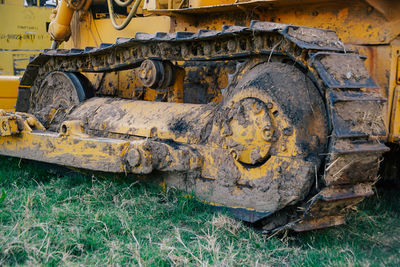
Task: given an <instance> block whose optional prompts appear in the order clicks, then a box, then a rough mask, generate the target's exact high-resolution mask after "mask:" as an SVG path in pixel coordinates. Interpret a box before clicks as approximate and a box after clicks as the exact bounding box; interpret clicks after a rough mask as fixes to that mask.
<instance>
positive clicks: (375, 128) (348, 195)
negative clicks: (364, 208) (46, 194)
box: [17, 21, 388, 231]
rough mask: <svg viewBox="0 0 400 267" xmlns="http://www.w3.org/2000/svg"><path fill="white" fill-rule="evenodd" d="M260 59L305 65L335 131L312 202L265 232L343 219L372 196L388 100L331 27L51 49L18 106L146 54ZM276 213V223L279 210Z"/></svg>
mask: <svg viewBox="0 0 400 267" xmlns="http://www.w3.org/2000/svg"><path fill="white" fill-rule="evenodd" d="M255 56H265V57H266V59H269V58H270V57H272V56H284V57H287V58H288V59H290V60H291V61H294V62H295V63H296V64H297V66H299V67H300V68H301V69H303V70H304V72H306V73H307V75H308V76H309V77H310V78H311V79H312V80H313V81H314V83H315V84H316V85H317V87H318V89H319V90H320V93H321V95H322V96H323V98H324V100H325V102H326V106H327V113H328V116H329V123H330V132H331V135H330V140H329V148H328V151H326V159H325V165H324V168H323V170H321V171H320V178H317V179H316V182H315V185H314V187H313V189H312V190H311V192H310V194H309V195H308V197H307V199H306V200H305V201H304V202H302V203H299V204H298V205H297V206H296V207H295V208H293V207H292V208H288V209H286V208H285V209H284V210H283V211H282V213H284V212H288V211H289V210H290V211H291V215H290V220H289V223H287V220H286V221H285V223H284V225H281V224H280V223H276V224H272V226H271V225H269V226H268V227H266V229H267V230H268V231H270V230H274V231H276V230H281V229H287V228H290V229H293V230H295V231H305V230H311V229H318V228H324V227H328V226H332V225H338V224H342V223H344V216H345V215H346V213H347V212H348V211H349V210H350V209H351V208H352V207H354V205H356V204H357V203H359V202H360V201H362V200H363V199H364V197H366V196H370V195H372V194H373V191H372V186H373V184H374V182H375V181H376V177H377V171H378V167H379V159H380V157H381V155H382V153H383V152H385V151H387V150H388V148H387V147H386V146H385V145H383V144H382V143H380V142H379V138H380V137H382V136H385V127H384V123H383V120H382V118H381V114H383V112H382V108H383V105H384V103H385V101H386V100H385V99H383V98H381V97H380V96H379V95H378V94H376V93H374V92H375V91H376V90H374V89H375V88H377V85H376V84H375V83H374V82H373V81H372V79H371V78H370V77H369V75H368V73H367V72H366V71H365V67H364V64H363V58H362V57H360V56H359V55H358V54H357V53H355V52H354V51H351V50H348V49H347V51H346V49H345V47H344V46H343V44H342V43H341V42H340V40H339V39H338V37H337V36H336V34H335V33H334V32H333V31H328V30H320V29H313V28H306V27H297V26H292V25H283V24H277V23H268V22H261V21H253V22H252V23H251V25H250V27H239V26H229V25H226V26H224V27H223V29H222V30H221V31H211V30H200V31H199V32H198V33H188V32H177V33H156V34H145V33H137V34H136V36H135V38H132V39H126V38H119V39H118V40H117V42H116V43H115V44H102V45H100V47H97V48H93V47H87V48H85V49H84V50H79V49H71V50H63V49H57V50H47V51H45V52H44V53H42V54H41V55H39V56H38V57H36V58H35V59H34V60H33V61H32V62H31V63H30V64H29V65H28V67H27V70H26V72H25V74H24V76H23V78H22V80H21V83H20V88H19V96H18V102H17V111H22V112H27V111H29V110H30V109H31V108H32V106H34V103H33V102H32V101H31V99H32V97H34V96H35V95H36V94H37V93H38V90H39V86H40V84H41V81H42V79H43V78H44V77H45V75H46V74H47V73H49V72H51V71H56V70H57V71H65V72H112V71H118V70H126V69H131V68H136V67H138V66H139V65H140V64H141V62H143V61H144V60H145V59H154V60H170V61H192V62H196V61H203V62H204V61H221V60H236V59H243V58H250V57H255ZM272 216H276V218H277V221H279V220H278V218H279V216H280V214H279V212H278V214H276V215H272Z"/></svg>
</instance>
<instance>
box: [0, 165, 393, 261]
mask: <svg viewBox="0 0 400 267" xmlns="http://www.w3.org/2000/svg"><path fill="white" fill-rule="evenodd" d="M399 192H400V191H399V189H397V191H396V190H395V189H393V188H391V189H390V188H378V189H377V194H375V196H374V197H371V198H369V199H368V200H367V201H365V202H363V203H362V204H361V205H360V206H359V208H358V213H352V214H351V215H350V216H349V220H348V224H347V225H345V226H340V227H336V228H331V229H325V230H319V231H313V232H308V233H302V234H294V233H289V234H288V235H277V236H272V237H268V236H263V235H261V234H260V233H258V232H256V231H255V230H254V229H252V228H251V227H248V226H246V225H244V224H242V223H240V222H238V221H236V220H234V219H232V218H230V217H229V216H228V215H227V214H225V213H224V212H217V211H215V210H213V209H212V208H210V207H209V206H207V205H204V204H202V203H199V202H197V201H196V200H193V199H188V198H185V197H183V196H182V195H181V194H180V192H177V191H175V190H173V189H169V190H167V191H166V192H163V191H162V190H161V189H160V188H158V187H154V186H150V185H145V184H142V183H137V182H132V181H131V182H129V181H126V180H124V181H121V180H112V179H110V180H105V179H101V178H96V177H95V176H92V177H88V176H82V175H76V174H71V173H65V174H64V175H57V174H54V173H51V172H50V173H49V172H48V171H46V170H45V169H44V168H42V167H40V168H39V167H38V166H37V165H35V164H33V163H29V162H24V161H22V162H21V161H19V160H18V159H10V158H5V157H0V266H7V265H44V266H47V265H56V264H57V265H58V264H63V265H95V264H97V265H126V264H135V265H139V266H170V265H196V266H198V265H202V266H207V265H210V266H221V265H223V266H241V265H248V266H265V265H273V266H286V265H290V266H298V265H300V266H319V265H326V266H328V265H329V266H343V265H347V266H398V265H400V197H399V196H400V194H399Z"/></svg>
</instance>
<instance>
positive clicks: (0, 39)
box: [0, 0, 51, 75]
mask: <svg viewBox="0 0 400 267" xmlns="http://www.w3.org/2000/svg"><path fill="white" fill-rule="evenodd" d="M23 3H24V2H23V1H22V0H21V1H6V2H5V3H4V4H0V14H1V18H0V20H1V23H0V50H1V51H0V75H22V73H23V71H24V70H25V67H26V65H27V64H28V62H29V58H30V57H33V56H36V55H37V54H38V53H39V52H40V50H41V49H44V48H49V47H50V45H51V42H50V39H49V36H48V34H47V32H46V23H48V22H49V16H50V13H51V8H47V7H38V6H29V7H25V6H23Z"/></svg>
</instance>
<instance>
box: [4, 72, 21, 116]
mask: <svg viewBox="0 0 400 267" xmlns="http://www.w3.org/2000/svg"><path fill="white" fill-rule="evenodd" d="M18 85H19V77H17V76H0V107H1V108H2V109H4V110H6V111H14V106H15V103H16V101H17V95H18Z"/></svg>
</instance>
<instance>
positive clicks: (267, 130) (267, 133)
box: [262, 125, 272, 142]
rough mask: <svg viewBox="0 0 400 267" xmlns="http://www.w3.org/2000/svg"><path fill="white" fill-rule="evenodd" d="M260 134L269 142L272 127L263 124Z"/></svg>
mask: <svg viewBox="0 0 400 267" xmlns="http://www.w3.org/2000/svg"><path fill="white" fill-rule="evenodd" d="M262 136H263V138H264V140H265V141H267V142H270V141H271V138H272V128H271V126H270V125H267V126H264V128H263V129H262Z"/></svg>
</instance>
